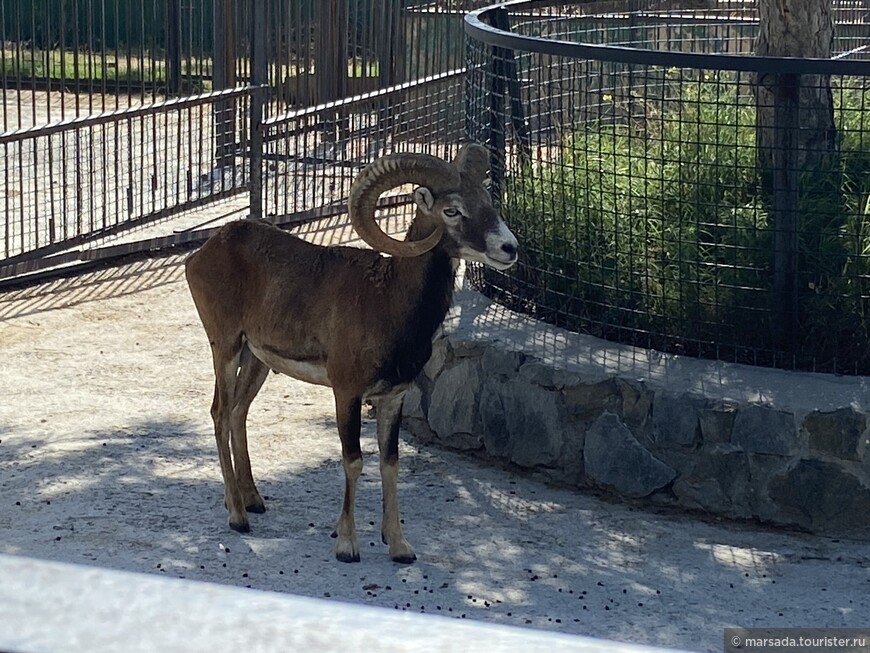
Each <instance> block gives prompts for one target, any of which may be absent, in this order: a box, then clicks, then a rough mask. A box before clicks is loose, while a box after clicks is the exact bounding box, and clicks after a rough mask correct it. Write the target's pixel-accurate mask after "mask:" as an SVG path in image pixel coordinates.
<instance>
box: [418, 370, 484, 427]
mask: <svg viewBox="0 0 870 653" xmlns="http://www.w3.org/2000/svg"><path fill="white" fill-rule="evenodd" d="M480 378H481V377H480V366H479V365H478V361H476V360H474V359H466V360H461V361H459V362H458V363H457V364H456V365H454V366H453V367H449V368H447V369H445V370H444V371H443V372H441V374H440V375H439V376H438V379H437V380H436V381H435V387H434V388H433V390H432V396H431V398H430V400H429V426H430V427H431V428H432V430H433V431H435V433H437V434H438V437H439V438H441V439H442V440H444V442H445V443H447V444H451V442H450V438H451V436H452V435H453V434H454V433H466V434H468V433H478V432H479V431H480V421H479V418H478V399H479V397H480Z"/></svg>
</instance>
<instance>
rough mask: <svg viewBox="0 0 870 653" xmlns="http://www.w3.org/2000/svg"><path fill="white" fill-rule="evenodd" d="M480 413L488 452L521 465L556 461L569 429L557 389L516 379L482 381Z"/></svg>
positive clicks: (545, 463)
mask: <svg viewBox="0 0 870 653" xmlns="http://www.w3.org/2000/svg"><path fill="white" fill-rule="evenodd" d="M480 415H481V421H482V423H483V441H484V444H485V446H486V450H487V452H488V453H490V454H491V455H493V456H497V457H502V458H509V459H510V460H511V461H512V462H514V463H516V464H517V465H521V466H523V467H535V466H538V465H541V466H549V465H553V464H555V463H556V462H557V461H558V459H559V455H560V453H561V450H562V435H563V433H564V432H565V431H566V430H567V429H570V428H571V425H570V424H569V422H568V419H567V415H566V414H565V411H564V408H563V406H562V405H561V397H560V396H559V393H558V392H555V391H552V390H545V389H544V388H540V387H538V386H536V385H532V384H530V383H527V382H525V381H521V380H519V379H516V378H515V379H510V380H508V381H506V382H501V381H499V380H497V379H488V380H487V382H486V383H484V388H483V391H482V393H481V398H480Z"/></svg>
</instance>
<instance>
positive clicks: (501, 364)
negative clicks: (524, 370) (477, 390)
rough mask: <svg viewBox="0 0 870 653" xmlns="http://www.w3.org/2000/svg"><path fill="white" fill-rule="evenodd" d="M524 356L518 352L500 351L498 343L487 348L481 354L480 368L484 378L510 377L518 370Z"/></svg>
mask: <svg viewBox="0 0 870 653" xmlns="http://www.w3.org/2000/svg"><path fill="white" fill-rule="evenodd" d="M524 360H525V355H524V354H523V353H522V352H519V351H508V350H506V349H502V348H501V347H500V346H499V345H498V343H495V344H493V345H492V346H490V347H487V348H486V350H484V352H483V360H482V361H481V366H482V368H483V374H484V376H487V377H488V376H493V375H499V376H512V375H514V374H516V372H517V370H518V369H520V365H522V364H523V361H524Z"/></svg>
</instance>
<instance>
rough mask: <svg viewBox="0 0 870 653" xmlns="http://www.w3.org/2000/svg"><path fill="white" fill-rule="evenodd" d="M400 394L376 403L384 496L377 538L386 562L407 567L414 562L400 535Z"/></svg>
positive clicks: (401, 396)
mask: <svg viewBox="0 0 870 653" xmlns="http://www.w3.org/2000/svg"><path fill="white" fill-rule="evenodd" d="M403 397H404V393H403V392H402V393H398V394H396V395H393V396H389V397H384V398H383V399H381V400H380V401H379V402H378V404H377V415H378V449H379V450H380V467H381V484H382V486H383V493H384V517H383V522H382V524H381V538H382V539H383V541H384V544H386V545H387V546H389V547H390V559H391V560H393V561H394V562H401V563H404V564H409V563H411V562H414V560H416V559H417V556H416V554H415V553H414V549H413V547H412V546H411V545H410V544H408V540H406V539H405V535H404V534H403V533H402V521H401V519H400V517H399V490H398V479H399V425H400V422H401V415H402V398H403Z"/></svg>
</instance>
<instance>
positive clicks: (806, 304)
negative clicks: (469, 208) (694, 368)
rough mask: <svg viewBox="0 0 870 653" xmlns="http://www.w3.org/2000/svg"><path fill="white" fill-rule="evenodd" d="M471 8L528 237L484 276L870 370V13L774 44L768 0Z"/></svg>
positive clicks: (690, 345) (624, 321)
mask: <svg viewBox="0 0 870 653" xmlns="http://www.w3.org/2000/svg"><path fill="white" fill-rule="evenodd" d="M639 4H640V3H636V2H635V3H632V2H628V3H610V5H611V6H609V7H608V8H607V10H606V11H596V7H595V5H594V3H593V4H586V5H580V4H578V3H553V2H516V3H508V4H507V5H506V6H499V7H494V8H490V9H484V10H481V11H477V12H473V13H472V14H471V15H469V16H468V17H467V18H466V35H467V71H468V72H467V97H466V111H467V118H466V123H467V128H468V130H469V132H468V133H469V136H471V137H472V138H474V139H476V140H479V141H481V142H485V143H487V144H488V145H489V147H490V149H491V151H492V154H493V176H494V179H493V181H494V186H495V187H496V191H495V195H496V197H497V198H498V199H499V201H500V203H501V209H502V211H503V213H504V217H505V219H506V220H507V222H508V223H509V224H510V226H511V228H512V229H513V230H514V232H515V233H516V235H517V238H518V239H519V241H520V243H521V245H522V247H521V251H522V254H521V258H520V261H519V263H518V264H517V265H516V266H515V267H514V268H512V269H510V270H509V271H504V272H500V271H496V270H492V269H484V268H475V269H474V270H473V271H472V275H471V278H472V281H473V283H474V284H476V285H477V287H479V288H480V289H481V290H482V291H483V292H485V293H486V294H488V295H490V296H491V297H493V298H495V299H497V300H498V301H499V302H502V303H504V304H506V305H507V306H509V307H511V308H513V309H516V310H518V311H521V312H524V313H527V314H529V315H533V316H535V317H537V318H540V319H543V320H546V321H549V322H551V323H553V324H556V325H559V326H563V327H567V328H569V329H572V330H576V331H580V332H583V333H588V334H593V335H595V336H599V337H602V338H606V339H609V340H614V341H618V342H622V343H627V344H631V345H637V346H641V347H645V348H653V349H657V350H659V351H662V352H671V353H675V354H684V355H689V356H697V357H706V358H712V359H718V360H723V361H735V362H745V363H751V364H757V365H766V366H773V367H783V368H789V369H802V370H814V371H822V372H836V373H845V374H870V346H868V345H870V217H868V211H870V175H868V173H870V61H868V60H867V59H868V47H870V22H868V12H867V7H865V6H864V5H863V4H862V3H835V6H834V7H835V12H834V18H835V23H836V25H835V40H834V47H833V50H834V53H833V57H832V58H831V59H813V60H800V59H777V58H771V57H759V56H754V55H753V53H754V48H755V41H756V36H757V34H758V30H759V22H758V18H757V16H756V14H755V11H754V3H753V4H752V5H750V4H748V3H730V4H727V3H716V2H702V3H697V4H696V8H695V9H693V10H691V11H689V10H686V9H685V8H683V9H682V10H679V11H674V10H667V9H666V10H660V8H656V7H653V6H652V4H650V5H649V6H648V7H647V8H643V7H641V8H639Z"/></svg>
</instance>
